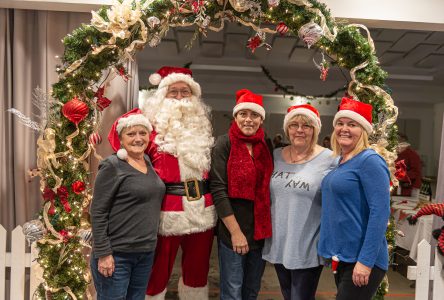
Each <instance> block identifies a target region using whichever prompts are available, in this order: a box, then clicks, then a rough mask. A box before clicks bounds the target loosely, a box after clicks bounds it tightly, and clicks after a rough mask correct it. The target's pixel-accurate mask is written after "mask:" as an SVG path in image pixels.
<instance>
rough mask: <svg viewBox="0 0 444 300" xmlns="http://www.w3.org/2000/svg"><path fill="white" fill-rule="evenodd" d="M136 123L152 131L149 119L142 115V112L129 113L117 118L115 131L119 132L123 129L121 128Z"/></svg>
mask: <svg viewBox="0 0 444 300" xmlns="http://www.w3.org/2000/svg"><path fill="white" fill-rule="evenodd" d="M136 125H142V126H145V127H146V128H147V129H148V131H149V132H151V131H153V126H151V123H150V121H148V119H147V118H146V117H145V116H144V115H142V114H133V115H129V116H128V117H126V118H121V119H119V122H118V123H117V128H116V130H117V133H118V134H120V133H121V132H122V130H123V128H126V127H131V126H136Z"/></svg>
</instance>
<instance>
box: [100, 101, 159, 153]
mask: <svg viewBox="0 0 444 300" xmlns="http://www.w3.org/2000/svg"><path fill="white" fill-rule="evenodd" d="M136 125H141V126H144V127H146V128H147V129H148V131H149V132H151V131H153V126H151V123H150V121H149V120H148V119H147V118H146V117H145V116H144V115H143V113H142V111H141V110H140V109H138V108H135V109H133V110H130V111H129V112H127V113H125V114H123V115H122V116H120V117H119V118H118V119H117V120H116V121H115V122H114V124H113V126H112V127H111V130H110V131H109V134H108V141H109V143H110V144H111V147H112V148H113V150H114V151H116V152H117V157H118V158H120V159H122V160H126V159H127V158H128V152H127V151H126V150H125V149H123V148H122V149H121V148H120V138H119V135H120V133H121V132H122V130H123V129H124V128H127V127H132V126H136Z"/></svg>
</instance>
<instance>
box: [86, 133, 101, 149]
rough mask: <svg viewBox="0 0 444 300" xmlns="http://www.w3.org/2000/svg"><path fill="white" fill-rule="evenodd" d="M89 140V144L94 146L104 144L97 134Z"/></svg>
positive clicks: (90, 136)
mask: <svg viewBox="0 0 444 300" xmlns="http://www.w3.org/2000/svg"><path fill="white" fill-rule="evenodd" d="M88 140H89V143H90V144H91V145H94V146H95V145H98V144H100V143H102V137H101V136H100V134H98V133H97V132H93V133H91V134H90V135H89V138H88Z"/></svg>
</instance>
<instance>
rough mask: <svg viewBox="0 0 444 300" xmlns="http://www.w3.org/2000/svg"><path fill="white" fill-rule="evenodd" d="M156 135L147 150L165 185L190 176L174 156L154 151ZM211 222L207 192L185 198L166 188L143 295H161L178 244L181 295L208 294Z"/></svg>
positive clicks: (212, 212) (213, 220)
mask: <svg viewBox="0 0 444 300" xmlns="http://www.w3.org/2000/svg"><path fill="white" fill-rule="evenodd" d="M156 135H157V133H156V132H155V131H153V132H152V133H151V136H150V144H149V146H148V149H147V153H148V155H149V156H150V158H151V162H152V164H153V166H154V169H155V171H156V173H157V174H158V175H159V177H160V178H161V179H162V180H163V182H164V183H165V184H166V185H168V184H170V183H181V182H184V181H185V180H187V179H191V178H184V177H183V176H181V171H182V170H181V169H182V168H186V167H185V166H183V165H182V164H181V163H180V160H179V159H178V158H176V157H174V156H173V155H171V154H169V153H166V152H160V151H158V145H157V144H156V142H155V137H156ZM190 142H191V141H190ZM207 178H208V174H207V173H205V174H202V178H201V179H204V180H205V179H207ZM198 179H200V178H198ZM215 223H216V213H215V209H214V206H213V201H212V198H211V194H210V193H206V194H204V195H202V197H201V198H200V199H198V200H189V199H188V198H187V196H177V195H172V194H168V192H167V194H166V195H165V198H164V200H163V203H162V209H161V213H160V224H159V236H158V241H157V247H156V254H155V258H154V265H153V270H152V272H151V277H150V281H149V284H148V288H147V295H149V296H155V297H153V299H155V298H159V299H163V298H164V296H165V293H166V286H167V284H168V280H169V278H170V275H171V271H172V268H173V265H174V260H175V258H176V254H177V250H178V248H179V246H181V248H182V278H181V279H180V282H179V295H180V296H181V299H205V298H208V287H207V277H208V270H209V258H210V254H211V246H212V243H213V227H214V226H215Z"/></svg>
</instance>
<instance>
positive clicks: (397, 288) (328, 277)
mask: <svg viewBox="0 0 444 300" xmlns="http://www.w3.org/2000/svg"><path fill="white" fill-rule="evenodd" d="M179 256H180V255H179ZM179 277H180V257H178V258H177V259H176V264H175V266H174V270H173V274H172V276H171V280H170V284H169V286H168V293H167V297H166V298H167V299H178V297H177V282H178V280H179ZM388 277H389V284H390V289H389V294H388V295H386V297H385V298H386V299H388V300H390V299H397V300H413V299H414V298H415V295H414V293H415V290H414V289H413V288H411V287H410V284H411V282H410V281H409V280H407V279H406V278H405V277H403V276H401V275H400V274H399V273H397V272H394V271H391V270H390V271H389V273H388ZM208 281H209V283H210V299H219V268H218V261H217V248H216V247H213V253H212V255H211V261H210V274H209V276H208ZM335 292H336V287H335V283H334V280H333V274H332V273H331V270H330V269H327V268H326V269H324V271H323V272H322V275H321V280H320V282H319V286H318V292H317V294H316V299H317V300H331V299H335ZM258 299H261V300H277V299H283V297H282V295H281V292H280V289H279V282H278V280H277V277H276V274H275V271H274V268H273V266H272V265H271V264H267V266H266V269H265V273H264V276H263V277H262V288H261V291H260V294H259V298H258ZM357 300H359V299H357Z"/></svg>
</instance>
